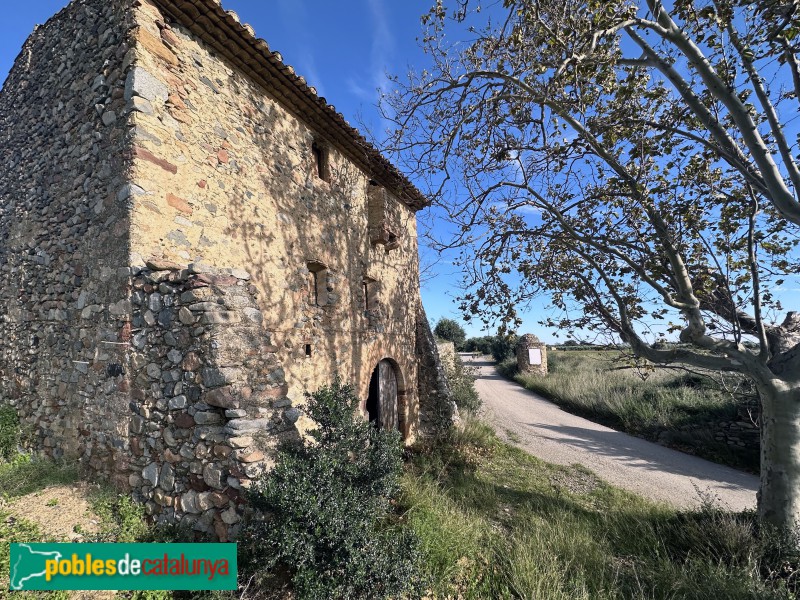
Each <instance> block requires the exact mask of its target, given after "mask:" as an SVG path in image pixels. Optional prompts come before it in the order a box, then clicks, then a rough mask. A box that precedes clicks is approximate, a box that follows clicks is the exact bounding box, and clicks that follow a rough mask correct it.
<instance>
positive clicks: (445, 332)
mask: <svg viewBox="0 0 800 600" xmlns="http://www.w3.org/2000/svg"><path fill="white" fill-rule="evenodd" d="M433 333H434V335H435V336H436V337H437V338H440V339H442V340H446V341H448V342H453V344H454V345H455V347H456V350H457V351H461V349H462V348H463V347H464V340H466V339H467V334H466V332H465V331H464V328H463V327H461V325H459V324H458V323H456V322H455V321H453V319H447V318H445V317H442V318H441V319H439V322H438V323H436V327H434V329H433Z"/></svg>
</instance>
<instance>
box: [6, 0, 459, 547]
mask: <svg viewBox="0 0 800 600" xmlns="http://www.w3.org/2000/svg"><path fill="white" fill-rule="evenodd" d="M160 7H161V4H160V3H159V2H150V1H148V0H113V1H109V0H74V1H73V2H72V3H71V4H70V5H69V6H68V7H67V8H65V9H64V10H62V11H61V12H60V13H59V14H58V15H56V16H55V17H54V18H53V19H51V20H50V21H49V22H48V23H47V24H46V25H44V26H42V27H39V28H38V29H37V30H36V31H35V32H34V33H33V35H32V36H31V37H30V39H29V40H28V41H27V42H26V44H25V46H24V47H23V50H22V53H21V54H20V56H19V57H18V59H17V61H16V63H15V65H14V68H13V69H12V71H11V74H10V76H9V79H8V80H7V82H6V83H5V85H4V87H3V90H2V93H0V211H2V212H0V295H2V302H0V401H2V402H9V403H11V404H12V405H13V406H15V407H16V408H17V410H18V412H19V414H20V417H21V419H22V421H23V423H24V424H25V425H26V426H28V428H29V429H30V431H31V432H32V434H31V437H30V439H29V440H28V443H29V444H30V445H31V446H32V447H33V448H35V449H38V450H42V451H44V452H46V453H47V454H49V455H51V456H53V457H55V458H61V457H67V458H74V459H78V460H79V461H80V463H81V464H82V465H83V467H84V468H85V469H86V470H87V471H88V472H89V473H90V474H92V475H93V476H95V477H100V478H105V479H108V480H111V481H113V482H114V483H115V484H116V485H117V486H118V487H120V488H123V489H129V490H132V491H133V493H134V495H135V496H136V497H137V498H138V499H139V500H141V501H142V502H145V503H146V506H147V510H148V512H149V514H151V515H153V517H154V518H157V519H159V520H163V521H182V522H184V523H187V524H189V525H192V526H193V527H194V528H195V529H196V530H198V531H202V532H206V533H213V534H215V535H216V536H217V537H219V538H220V539H228V538H229V537H230V536H231V535H235V534H236V532H237V528H238V526H239V525H238V524H239V522H240V519H241V515H242V513H243V501H244V499H243V491H242V490H243V488H246V487H247V486H248V485H249V482H250V481H251V480H252V478H253V477H256V476H257V475H258V474H259V473H260V472H261V471H262V470H263V469H265V468H268V467H269V465H270V456H271V452H272V451H273V450H274V448H275V446H276V444H277V443H278V442H279V441H280V440H281V439H285V438H289V437H293V436H298V435H302V434H303V432H304V430H305V429H306V428H307V427H308V426H309V425H310V423H309V422H308V420H307V419H306V418H305V417H304V416H303V415H302V406H303V403H304V398H305V397H304V394H305V393H306V392H309V391H313V390H315V389H317V388H318V387H320V386H321V385H323V384H325V383H327V382H329V381H330V380H331V379H332V378H333V377H334V376H336V375H339V376H341V377H342V379H343V380H345V381H347V382H351V383H352V384H354V385H355V387H356V389H357V391H358V393H359V394H360V396H361V397H362V398H363V400H364V401H365V402H366V398H367V395H368V391H369V384H370V377H371V375H372V372H373V370H374V369H375V366H376V365H377V364H378V362H379V361H381V360H382V359H390V361H391V363H392V364H393V365H394V368H395V371H396V372H395V375H396V377H397V384H398V385H397V387H398V398H399V411H400V424H401V429H402V432H403V434H404V436H405V437H406V439H407V440H408V441H411V440H413V439H414V436H415V435H417V433H418V430H419V424H420V421H422V422H423V423H428V422H430V421H432V420H435V419H433V418H432V417H428V418H426V417H425V415H424V414H423V415H420V414H419V408H418V407H419V406H420V400H421V399H420V393H419V390H420V386H419V384H420V383H423V385H422V388H421V389H422V390H423V396H425V397H424V398H422V400H423V402H422V404H423V405H425V406H427V405H428V404H430V405H431V408H430V410H429V412H431V413H433V412H434V411H436V412H437V414H438V413H441V412H442V411H441V407H439V406H438V404H437V403H441V402H444V403H445V404H447V402H448V400H447V397H446V396H447V392H446V384H441V383H437V382H438V381H439V380H441V373H440V370H439V367H438V363H437V360H436V359H435V355H433V354H432V355H431V356H430V357H428V356H417V353H418V352H420V348H423V350H424V349H425V348H427V345H426V344H425V343H422V344H421V342H420V340H419V337H420V335H423V334H424V333H425V332H424V331H423V332H422V334H421V333H420V331H418V330H420V328H421V329H423V330H424V329H427V328H428V327H427V323H426V322H425V321H424V312H423V311H422V309H421V304H420V298H419V283H418V280H419V273H418V259H417V237H416V220H415V212H414V209H413V208H410V207H409V205H407V204H405V203H403V202H401V201H400V200H399V199H398V198H397V197H395V196H393V194H392V192H391V191H390V190H387V189H384V188H383V187H381V186H378V185H377V184H376V183H375V182H374V181H372V180H371V178H370V176H369V175H368V174H367V173H365V172H364V171H363V170H362V169H361V168H359V167H357V166H356V165H355V164H354V163H353V162H352V161H351V160H349V159H348V158H346V156H345V154H344V153H343V152H342V150H341V147H340V146H339V145H338V144H337V143H335V142H332V141H331V138H330V136H328V135H326V132H325V131H324V130H323V129H320V128H319V127H316V128H315V127H311V126H309V125H308V124H307V123H306V121H305V120H304V119H303V118H302V117H301V116H298V113H297V110H295V109H292V108H290V107H287V106H284V105H283V104H282V103H281V102H278V101H277V100H275V99H274V98H273V97H272V96H271V95H270V93H269V92H268V90H265V89H263V88H262V87H260V86H259V85H258V84H256V83H255V82H254V81H253V80H251V79H250V78H249V77H248V76H247V75H245V74H244V73H242V72H241V71H239V70H238V69H237V68H236V67H235V66H233V65H232V64H231V63H230V62H229V61H228V60H227V59H226V58H224V57H221V56H219V55H218V54H217V53H216V52H215V51H214V50H213V49H211V48H210V47H208V46H207V45H206V43H205V42H203V41H201V40H199V39H198V38H197V37H196V36H194V35H193V34H192V33H190V31H189V30H188V29H186V28H185V27H184V26H182V25H181V24H179V23H177V22H174V21H172V20H171V19H170V18H169V15H168V14H166V13H165V12H164V11H163V10H162V8H160ZM418 314H421V315H422V318H423V323H424V324H423V325H421V324H420V323H419V320H418ZM423 337H424V335H423ZM428 345H429V344H428ZM424 351H425V352H428V351H427V350H424ZM418 364H422V365H423V367H422V368H421V369H420V370H419V371H420V372H418ZM442 385H444V387H442ZM437 386H438V387H437ZM427 387H430V388H431V393H430V398H428V395H427V392H426V389H427ZM433 388H436V389H433ZM439 388H441V389H439ZM431 399H433V400H431ZM426 402H427V404H426ZM431 403H433V404H431ZM434 404H435V405H436V406H434ZM362 409H364V407H363V406H362ZM444 412H445V413H447V409H445V410H444ZM448 414H449V413H448ZM421 417H422V418H421ZM437 419H438V417H437Z"/></svg>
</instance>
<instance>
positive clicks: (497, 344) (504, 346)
mask: <svg viewBox="0 0 800 600" xmlns="http://www.w3.org/2000/svg"><path fill="white" fill-rule="evenodd" d="M518 341H519V337H518V336H517V334H516V333H510V334H508V335H498V336H496V337H495V338H494V341H493V342H492V358H494V359H495V361H497V362H499V363H501V362H503V361H504V360H508V359H509V358H512V357H514V356H516V349H517V342H518Z"/></svg>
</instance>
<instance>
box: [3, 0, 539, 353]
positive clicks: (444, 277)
mask: <svg viewBox="0 0 800 600" xmlns="http://www.w3.org/2000/svg"><path fill="white" fill-rule="evenodd" d="M67 3H68V1H67V0H26V1H25V2H23V4H20V5H15V6H14V8H13V9H7V10H6V11H4V16H3V19H2V20H1V21H0V80H5V77H6V74H7V73H8V70H9V69H10V68H11V65H12V64H13V61H14V59H15V58H16V56H17V55H18V54H19V51H20V48H21V47H22V44H23V43H24V41H25V39H26V38H27V37H28V35H29V34H30V33H31V31H32V30H33V27H34V26H35V25H36V24H37V23H44V22H45V21H46V20H47V19H48V18H49V17H51V16H52V15H54V14H55V13H56V12H58V10H60V9H61V8H62V7H64V6H66V4H67ZM223 6H225V8H227V9H229V10H234V11H236V12H237V14H238V15H239V18H240V19H241V20H242V22H246V23H250V25H252V26H253V28H254V29H255V31H256V34H257V35H258V36H259V37H262V38H264V39H266V40H267V42H268V43H269V45H270V47H271V48H272V49H273V50H277V51H279V52H280V53H281V54H282V55H283V58H284V61H286V62H287V63H288V64H290V65H292V66H293V67H294V68H295V70H296V71H297V73H298V74H300V75H303V76H304V77H305V78H306V80H307V81H308V82H309V84H310V85H313V86H316V88H317V90H318V91H319V93H320V94H321V95H323V96H325V97H326V99H327V100H328V102H330V103H332V104H334V105H335V106H336V107H337V109H338V110H339V111H340V112H341V113H342V114H344V116H345V118H347V119H348V120H349V121H350V123H351V124H353V125H356V126H360V125H359V123H365V124H366V125H367V126H368V127H369V128H372V129H373V130H374V131H376V132H379V131H380V130H381V129H382V126H381V121H380V118H379V116H378V114H377V111H376V108H375V104H376V102H377V98H378V90H379V89H381V88H385V87H386V86H387V85H388V82H387V79H386V74H387V73H394V74H402V73H404V72H405V71H407V70H408V66H409V65H420V64H423V62H424V55H423V54H422V52H421V50H420V49H419V47H418V46H417V42H416V38H417V36H418V35H419V33H420V23H419V19H420V16H421V15H422V14H423V13H424V12H425V11H426V10H427V8H428V7H429V2H428V1H427V0H404V1H399V0H345V1H340V2H331V1H330V0H269V1H266V2H265V1H264V0H223ZM436 226H439V225H438V224H437V225H436ZM442 226H443V224H442ZM423 252H424V250H423ZM423 261H424V262H430V255H429V254H428V255H427V256H423ZM432 275H433V276H432V277H429V278H426V280H425V282H424V284H423V289H422V296H423V301H424V304H425V308H426V311H427V313H428V317H429V318H430V319H432V320H434V321H436V320H438V319H439V318H440V317H443V316H444V317H449V318H454V319H456V320H459V321H460V314H459V311H458V301H457V296H458V292H459V290H458V286H459V282H460V280H461V277H460V275H459V273H458V269H457V268H456V267H455V266H453V265H452V263H450V262H449V260H448V258H447V257H444V258H443V259H442V260H441V261H440V262H439V263H438V264H436V265H435V267H434V268H433V272H432ZM542 310H543V307H542V306H537V307H534V308H533V309H532V311H531V312H530V314H529V315H528V318H526V319H525V322H524V323H523V326H522V328H521V329H520V333H524V332H532V333H535V334H537V335H538V336H539V337H540V338H542V339H543V340H545V341H555V339H554V337H553V335H552V333H551V332H548V331H547V330H545V329H544V328H542V327H541V326H539V325H538V324H537V323H536V321H537V320H538V318H539V314H540V312H541V311H542ZM477 327H478V325H473V326H467V325H465V329H466V330H467V333H468V334H469V335H481V334H482V332H481V331H480V330H479V329H478V328H477ZM489 333H493V331H491V332H489Z"/></svg>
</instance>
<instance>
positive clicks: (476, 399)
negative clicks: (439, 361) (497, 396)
mask: <svg viewBox="0 0 800 600" xmlns="http://www.w3.org/2000/svg"><path fill="white" fill-rule="evenodd" d="M444 368H445V374H446V375H447V383H449V384H450V391H451V392H453V401H455V403H456V406H458V409H459V410H463V411H466V412H469V413H472V414H475V413H476V412H478V409H479V408H480V407H481V399H480V396H478V392H477V390H476V389H475V369H474V368H472V367H468V366H467V365H465V364H464V361H462V360H461V357H460V356H459V355H458V354H456V355H455V356H454V358H453V361H452V366H451V364H450V362H449V361H445V364H444Z"/></svg>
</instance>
